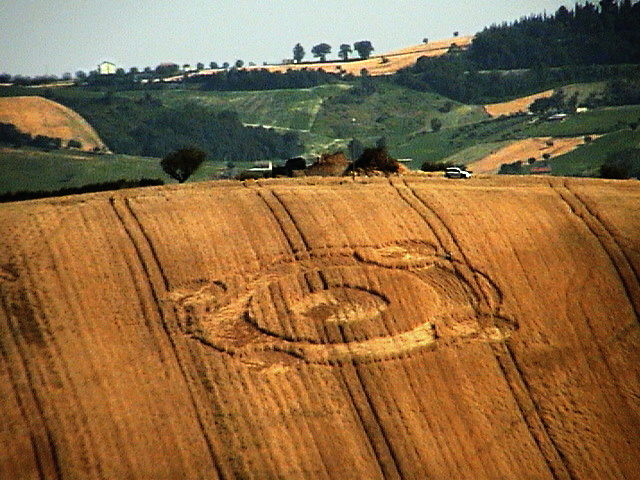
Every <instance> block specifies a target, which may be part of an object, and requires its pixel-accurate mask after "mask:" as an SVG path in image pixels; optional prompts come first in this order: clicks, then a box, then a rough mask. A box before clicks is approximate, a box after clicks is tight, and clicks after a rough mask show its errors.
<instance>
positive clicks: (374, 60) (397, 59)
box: [167, 35, 473, 80]
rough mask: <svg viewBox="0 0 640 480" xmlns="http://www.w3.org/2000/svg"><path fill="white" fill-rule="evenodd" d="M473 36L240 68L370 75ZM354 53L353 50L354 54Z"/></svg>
mask: <svg viewBox="0 0 640 480" xmlns="http://www.w3.org/2000/svg"><path fill="white" fill-rule="evenodd" d="M472 39H473V37H472V36H471V35H467V36H462V37H453V38H447V39H442V40H436V41H433V42H428V43H423V44H420V45H413V46H410V47H405V48H401V49H398V50H393V51H391V52H387V53H383V54H375V55H371V57H369V58H368V59H366V60H351V61H348V62H344V61H339V60H334V61H331V60H330V61H327V62H313V61H311V62H309V61H305V62H303V63H299V64H296V63H290V64H282V65H256V66H245V67H242V68H241V70H248V71H251V70H267V71H269V72H279V73H284V72H287V71H289V70H303V69H307V70H318V69H322V70H324V71H326V72H328V73H340V72H342V73H344V74H351V75H355V76H357V77H359V76H360V75H361V74H362V69H366V70H367V74H368V75H371V76H380V75H391V74H394V73H396V72H397V71H398V70H400V69H402V68H406V67H410V66H412V65H414V64H415V63H416V61H417V60H418V58H420V57H438V56H441V55H444V54H445V53H447V51H448V50H449V48H450V47H451V45H452V44H454V43H455V44H456V45H457V46H458V47H460V48H463V49H466V48H468V47H469V45H470V44H471V40H472ZM355 55H357V53H354V57H355ZM220 71H222V70H221V69H216V70H211V69H208V70H200V71H199V72H196V74H197V75H207V74H214V73H217V72H220ZM180 78H181V77H172V78H169V79H167V80H177V79H180Z"/></svg>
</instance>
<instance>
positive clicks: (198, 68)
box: [196, 62, 204, 71]
mask: <svg viewBox="0 0 640 480" xmlns="http://www.w3.org/2000/svg"><path fill="white" fill-rule="evenodd" d="M196 69H197V70H198V71H200V70H204V63H202V62H198V64H197V65H196Z"/></svg>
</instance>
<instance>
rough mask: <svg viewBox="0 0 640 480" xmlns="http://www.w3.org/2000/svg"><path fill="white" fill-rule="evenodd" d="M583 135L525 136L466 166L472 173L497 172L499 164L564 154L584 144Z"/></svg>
mask: <svg viewBox="0 0 640 480" xmlns="http://www.w3.org/2000/svg"><path fill="white" fill-rule="evenodd" d="M584 143H585V142H584V138H583V137H567V138H551V137H545V138H527V139H526V140H517V141H514V142H511V143H510V144H509V145H506V146H504V147H502V148H498V149H496V151H494V152H491V153H490V154H489V155H487V156H486V157H483V158H481V159H480V160H477V161H475V162H471V163H469V165H468V167H469V168H470V169H471V170H473V172H474V173H491V174H493V173H498V171H499V170H500V165H502V164H503V163H512V162H517V161H521V162H522V163H527V161H528V160H529V159H530V158H534V159H535V160H536V161H540V160H543V155H544V154H545V153H546V154H549V155H550V156H552V157H554V158H555V157H558V156H560V155H564V154H566V153H568V152H571V151H572V150H574V149H576V148H578V147H579V146H581V145H584Z"/></svg>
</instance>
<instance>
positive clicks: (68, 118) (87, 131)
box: [0, 96, 106, 151]
mask: <svg viewBox="0 0 640 480" xmlns="http://www.w3.org/2000/svg"><path fill="white" fill-rule="evenodd" d="M0 122H2V123H11V124H13V125H15V126H16V127H17V128H18V129H19V130H21V131H22V132H24V133H28V134H30V135H34V136H35V135H45V136H47V137H52V138H60V139H62V140H63V143H64V145H66V144H67V142H68V141H69V140H76V141H78V142H80V143H81V144H82V150H86V151H92V150H94V149H95V150H101V151H102V150H106V146H105V145H104V143H103V142H102V140H101V139H100V137H99V136H98V134H97V133H96V131H95V130H94V129H93V127H91V125H89V124H88V123H87V122H86V120H85V119H84V118H82V117H81V116H80V115H78V113H76V112H75V111H73V110H71V109H69V108H67V107H65V106H64V105H60V104H59V103H57V102H54V101H52V100H49V99H46V98H43V97H38V96H20V97H0Z"/></svg>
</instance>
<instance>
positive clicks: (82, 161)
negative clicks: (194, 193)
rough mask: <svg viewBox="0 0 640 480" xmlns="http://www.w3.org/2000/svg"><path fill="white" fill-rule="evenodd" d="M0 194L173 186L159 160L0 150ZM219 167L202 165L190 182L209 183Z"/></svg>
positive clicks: (124, 156)
mask: <svg viewBox="0 0 640 480" xmlns="http://www.w3.org/2000/svg"><path fill="white" fill-rule="evenodd" d="M0 168H1V169H2V175H0V194H1V193H8V192H17V191H35V190H46V191H52V190H58V189H61V188H66V187H81V186H83V185H87V184H93V183H104V182H110V181H116V180H121V179H124V180H139V179H142V178H159V179H161V180H163V181H165V183H172V182H174V181H173V180H172V179H171V178H170V177H169V176H168V175H167V174H166V173H164V171H163V170H162V168H161V167H160V159H158V158H150V157H136V156H130V155H92V154H83V153H81V152H73V153H69V152H65V151H60V152H42V151H38V150H28V149H24V150H13V149H6V148H0ZM219 170H220V167H219V166H218V165H216V164H214V163H211V162H209V163H205V164H204V165H203V166H202V167H201V168H200V169H199V170H198V171H197V172H196V173H194V175H193V176H192V177H191V178H190V179H189V180H190V181H202V180H209V179H211V178H212V177H214V176H215V175H216V174H218V173H219Z"/></svg>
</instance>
